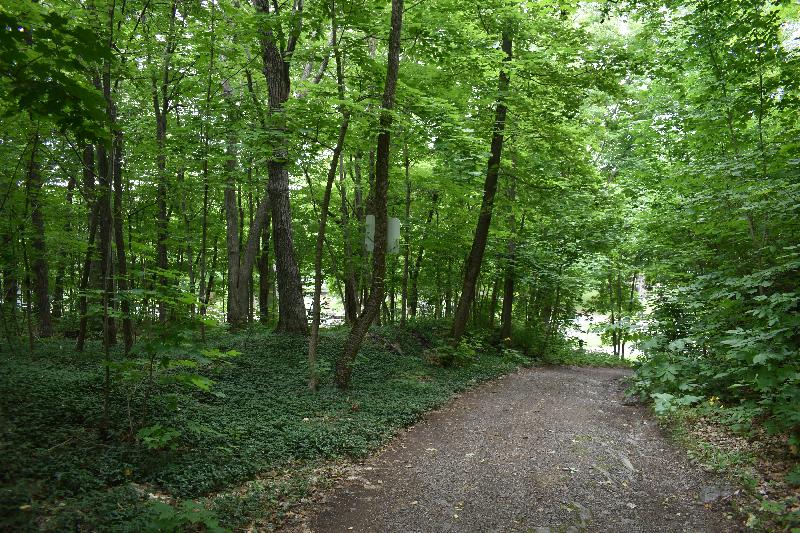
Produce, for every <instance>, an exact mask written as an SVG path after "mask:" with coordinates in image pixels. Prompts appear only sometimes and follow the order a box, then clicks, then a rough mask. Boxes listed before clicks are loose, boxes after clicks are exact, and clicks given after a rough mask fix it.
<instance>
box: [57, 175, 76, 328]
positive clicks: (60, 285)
mask: <svg viewBox="0 0 800 533" xmlns="http://www.w3.org/2000/svg"><path fill="white" fill-rule="evenodd" d="M75 182H76V180H75V177H74V176H70V178H69V181H68V182H67V194H66V201H67V209H68V212H67V216H66V220H64V226H63V228H64V234H65V235H69V234H70V233H71V232H72V212H71V210H72V199H73V195H74V191H75ZM68 261H70V258H69V254H68V253H66V252H65V251H64V252H62V253H61V257H60V260H59V265H58V272H56V279H55V281H54V283H53V318H61V317H62V316H64V278H66V275H67V272H66V271H67V262H68Z"/></svg>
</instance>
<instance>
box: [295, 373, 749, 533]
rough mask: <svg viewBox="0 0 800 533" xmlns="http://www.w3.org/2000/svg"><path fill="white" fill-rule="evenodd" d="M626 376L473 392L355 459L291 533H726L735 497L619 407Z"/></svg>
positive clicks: (522, 381) (523, 379)
mask: <svg viewBox="0 0 800 533" xmlns="http://www.w3.org/2000/svg"><path fill="white" fill-rule="evenodd" d="M628 373H629V372H628V371H625V370H620V369H608V368H574V367H539V368H532V369H526V370H521V371H519V372H517V373H515V374H511V375H508V376H506V377H504V378H501V379H498V380H496V381H493V382H490V383H487V384H484V385H482V386H479V387H477V388H475V389H473V390H471V391H469V392H467V393H465V394H463V395H462V396H461V397H459V398H458V399H456V400H455V401H453V402H451V403H450V404H449V405H448V406H447V407H445V408H443V409H441V410H439V411H436V412H434V413H431V414H430V415H428V416H427V417H426V418H425V419H424V420H423V421H422V422H420V423H419V424H417V425H415V426H414V427H412V428H410V429H409V430H408V431H406V432H403V433H402V434H401V435H400V436H399V437H398V438H396V439H395V440H393V441H392V442H391V443H390V444H389V445H388V446H387V447H386V448H385V449H383V450H382V451H381V452H379V453H378V454H376V455H375V456H373V457H372V458H370V459H368V460H366V461H365V462H364V463H363V464H362V465H359V466H358V467H357V468H356V469H355V470H353V472H352V474H353V475H350V476H348V477H347V479H343V480H342V481H341V483H339V485H338V486H336V487H335V488H334V489H333V490H332V492H330V493H329V494H326V495H322V497H321V498H318V499H317V501H315V502H314V503H313V508H311V509H310V510H309V511H308V512H307V514H306V515H305V518H304V521H303V523H301V524H295V525H294V526H292V528H291V529H293V530H295V531H315V532H320V533H335V532H351V531H355V532H380V533H386V532H403V533H412V532H420V533H433V532H495V531H496V532H501V531H502V532H518V531H519V532H529V531H533V532H554V533H555V532H562V531H564V532H571V531H597V532H607V531H626V532H627V531H631V532H634V531H641V532H657V531H658V532H661V531H703V532H705V531H710V532H716V531H719V532H722V531H725V532H728V531H735V530H736V529H737V522H736V521H735V520H734V519H732V518H728V516H729V515H728V514H727V513H726V507H727V502H726V496H727V495H728V494H730V490H728V489H727V488H726V487H725V485H724V484H722V483H721V482H720V481H719V480H717V479H714V478H713V477H710V476H709V474H706V473H704V472H701V471H699V470H698V469H697V467H694V466H692V465H691V464H690V463H689V462H688V460H687V458H686V457H685V455H684V454H683V453H682V452H681V451H680V450H678V449H677V448H676V447H675V446H674V445H673V444H672V443H671V442H670V441H669V440H668V438H667V437H666V436H665V435H663V434H662V432H661V431H660V429H659V428H658V425H657V423H656V422H655V420H654V419H653V417H652V416H650V414H649V413H648V411H647V409H646V408H644V407H642V406H629V405H624V404H623V403H622V400H623V390H624V383H623V380H624V377H625V376H626V375H628ZM301 516H302V512H301Z"/></svg>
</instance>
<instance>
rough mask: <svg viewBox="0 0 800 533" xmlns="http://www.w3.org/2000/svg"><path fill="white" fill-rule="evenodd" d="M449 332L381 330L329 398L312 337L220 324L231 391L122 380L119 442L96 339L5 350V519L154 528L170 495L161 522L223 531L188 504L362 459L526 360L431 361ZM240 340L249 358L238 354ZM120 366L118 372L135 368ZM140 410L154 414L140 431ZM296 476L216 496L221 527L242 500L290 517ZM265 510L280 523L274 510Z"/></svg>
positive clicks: (224, 376)
mask: <svg viewBox="0 0 800 533" xmlns="http://www.w3.org/2000/svg"><path fill="white" fill-rule="evenodd" d="M440 330H441V323H438V324H432V323H426V322H424V321H423V322H420V324H419V326H418V327H417V325H416V323H414V324H411V327H410V328H409V329H407V330H401V329H399V328H395V327H390V326H387V327H385V328H380V329H377V330H375V335H376V337H375V340H374V341H369V340H368V342H367V344H366V345H365V346H364V349H363V350H362V352H361V353H360V355H359V357H358V358H357V359H356V362H355V366H354V377H353V380H354V382H353V389H352V391H351V392H350V393H348V394H346V395H343V394H341V393H339V392H337V390H336V389H335V388H334V387H333V383H332V377H331V376H330V375H324V376H323V382H322V386H321V389H320V391H319V393H318V394H313V393H311V392H310V391H308V389H307V387H306V383H305V366H304V360H305V347H306V346H307V340H306V339H305V338H303V337H294V336H281V335H275V334H273V333H270V332H268V331H266V330H265V329H263V328H259V327H253V328H250V329H248V330H246V331H243V332H242V333H241V334H237V335H230V334H227V333H224V332H222V331H217V332H211V333H209V337H208V346H209V348H208V349H207V350H206V351H205V352H204V353H203V357H210V358H212V359H213V358H216V359H219V358H220V354H222V357H221V359H222V360H223V361H225V363H224V364H210V365H208V366H206V367H204V369H203V375H204V376H207V377H208V378H209V379H211V380H213V381H214V385H213V388H212V389H211V390H212V392H219V393H221V394H218V395H213V394H209V393H207V392H204V391H203V390H200V389H198V388H197V387H195V386H188V387H187V386H186V384H185V383H183V382H182V381H181V380H174V379H167V380H154V381H153V384H152V387H153V391H152V393H151V397H150V399H149V401H147V402H145V401H144V400H145V389H146V388H144V387H139V388H138V389H137V391H136V392H135V393H133V394H131V392H130V390H129V386H128V385H124V386H120V387H116V388H115V389H113V391H112V401H111V420H112V422H113V423H112V427H111V428H109V429H110V434H111V440H110V441H108V442H104V441H102V440H101V439H100V436H99V432H98V427H99V424H100V421H101V411H100V405H99V404H98V402H97V400H96V390H97V389H98V387H99V386H100V384H101V383H102V372H101V367H98V365H96V363H95V360H96V357H97V354H98V352H97V350H98V346H97V344H96V343H91V344H90V345H89V350H88V351H87V353H86V355H84V356H77V355H76V354H75V353H73V352H72V351H71V350H69V349H68V348H66V346H65V345H64V344H63V341H53V342H46V343H41V345H40V346H39V348H38V349H37V351H36V352H35V353H34V354H33V356H28V355H17V354H8V353H5V354H3V357H2V359H0V367H2V368H0V370H2V373H1V375H2V378H0V393H1V396H2V399H0V408H2V410H3V413H4V416H3V418H2V421H1V422H0V424H2V428H1V429H2V431H3V434H4V435H5V437H4V439H5V442H6V443H7V445H4V448H3V449H4V453H3V454H2V459H0V461H1V462H2V470H3V472H4V477H3V478H2V485H1V486H0V491H2V495H3V498H2V500H3V501H4V502H7V503H4V504H3V507H2V513H3V514H2V518H0V520H1V521H2V523H3V524H17V526H15V528H16V529H25V528H30V527H32V524H34V523H38V524H41V527H42V529H45V530H63V529H75V528H86V529H92V530H102V531H108V530H114V531H136V530H142V529H144V527H145V525H144V524H145V522H146V521H147V520H150V519H151V518H152V517H153V516H154V515H153V514H152V513H151V511H150V510H149V509H150V506H149V503H148V497H147V493H161V494H167V495H169V496H171V497H172V498H174V499H175V501H176V502H178V503H177V504H176V505H177V506H173V507H174V510H173V511H167V510H166V508H164V507H159V510H158V512H157V513H156V515H159V513H160V514H163V516H162V517H161V518H158V517H156V518H155V519H153V520H155V522H153V523H157V524H160V526H159V527H163V528H167V527H168V526H169V524H174V523H175V521H178V522H180V523H181V524H188V523H189V522H192V520H201V521H203V522H202V523H205V524H206V526H208V527H211V524H213V522H211V520H213V518H212V517H211V515H207V514H205V513H204V512H200V511H198V509H199V508H198V507H187V506H186V505H185V504H183V503H181V502H184V501H189V500H192V501H198V500H200V499H202V498H203V497H204V496H205V495H209V494H211V493H216V492H220V491H222V492H223V493H224V492H225V490H226V489H228V488H232V487H235V486H236V485H237V484H241V483H244V482H246V481H248V480H251V479H253V478H254V477H256V476H257V475H258V474H259V473H262V472H269V471H274V470H276V469H277V470H280V469H282V468H287V469H289V471H292V472H295V471H296V472H297V474H296V475H298V476H300V473H301V472H304V473H303V475H308V473H307V471H306V470H304V468H305V467H304V466H303V465H314V464H318V462H319V461H321V460H330V459H335V458H340V457H359V456H363V455H364V454H367V453H369V452H370V451H371V450H374V449H375V448H376V447H378V446H380V445H381V444H382V443H384V442H385V441H386V440H387V439H389V438H391V437H392V436H393V435H394V434H395V432H396V431H397V429H398V428H400V427H402V426H405V425H408V424H411V423H413V422H414V421H416V420H417V419H418V418H419V416H420V415H421V414H422V413H423V412H425V411H427V410H429V409H432V408H433V407H435V406H437V405H439V404H441V403H442V402H444V401H446V400H447V399H448V398H449V397H450V396H451V395H452V394H453V393H454V392H456V391H460V390H462V389H464V388H466V387H469V386H471V385H472V384H474V383H476V382H478V381H481V380H485V379H489V378H492V377H495V376H498V375H500V374H502V373H504V372H508V371H510V370H512V369H514V368H515V367H516V365H517V359H516V358H515V357H509V356H507V357H501V356H498V355H495V354H493V353H475V354H474V355H472V356H470V364H467V365H454V366H453V367H451V368H444V367H442V366H438V365H432V364H429V363H427V362H426V361H425V360H424V359H423V358H422V355H421V354H422V352H423V351H424V349H425V348H426V347H430V346H432V345H433V340H434V336H433V335H434V334H436V333H437V332H439V331H440ZM344 334H345V332H344V331H334V332H331V333H324V334H323V335H322V339H321V344H320V356H321V359H322V360H323V361H325V362H327V364H330V363H331V361H332V360H333V359H334V357H335V356H336V355H338V353H339V351H340V350H341V347H342V344H343V342H344ZM381 339H385V340H387V341H388V342H389V344H388V346H397V347H399V348H400V350H401V351H402V353H398V352H397V351H396V350H395V349H394V348H389V349H387V344H386V343H385V342H384V341H383V340H381ZM231 350H234V351H236V352H240V353H241V355H239V356H238V357H233V358H230V357H228V356H227V354H229V353H231ZM389 350H391V351H389ZM167 351H169V349H167ZM183 353H185V352H183ZM192 360H194V359H192ZM123 361H124V358H123V356H122V354H116V355H114V363H115V364H117V363H121V362H123ZM111 370H112V372H113V373H114V375H115V376H117V377H118V375H119V374H121V373H123V372H124V371H125V370H123V367H116V366H112V367H111ZM164 372H165V373H170V372H183V369H182V368H172V369H169V368H165V369H164ZM120 383H125V382H124V381H121V382H120ZM131 412H132V414H131ZM131 417H133V419H134V420H136V421H141V424H142V425H141V427H139V428H138V429H137V430H136V433H135V434H134V435H131V433H130V425H129V420H130V419H131ZM134 437H136V438H134ZM292 483H293V484H292V485H291V487H293V488H290V487H289V486H286V487H284V488H280V486H279V485H274V486H273V485H270V486H269V487H267V486H264V487H262V489H260V492H259V490H257V489H256V488H255V487H253V488H252V490H251V491H249V492H246V493H245V494H240V495H234V493H232V494H230V495H229V496H226V497H224V498H221V499H219V501H218V503H219V509H217V510H216V511H214V510H215V509H216V505H217V504H216V503H214V504H212V503H209V504H208V505H209V507H208V508H209V509H211V511H214V512H215V513H216V515H217V516H218V519H219V521H220V524H222V525H224V526H225V527H233V526H235V525H236V524H240V523H241V522H240V521H241V520H244V517H243V516H242V515H241V513H242V512H243V511H241V509H242V506H244V507H246V508H248V509H249V508H251V507H248V506H251V505H252V506H255V507H252V509H253V510H255V511H258V512H262V513H267V515H269V514H270V513H278V508H279V506H278V504H277V501H279V500H280V501H283V499H286V498H289V499H291V500H292V501H296V500H297V499H299V498H300V497H303V495H304V494H305V493H306V492H305V491H307V490H309V486H308V483H307V482H305V481H302V480H301V479H300V478H298V479H297V481H293V482H292ZM281 486H283V485H281ZM236 494H238V493H236ZM275 498H277V499H276V500H275V501H274V502H273V503H270V501H272V500H273V499H275ZM248 501H249V502H250V503H248ZM256 501H259V502H262V503H261V504H258V505H255V503H254V502H256ZM61 504H63V505H61ZM26 505H27V506H30V507H28V508H24V506H26ZM188 505H191V504H188ZM118 506H119V507H118ZM23 508H24V509H23ZM237 509H239V510H237ZM247 512H248V513H249V512H250V511H247ZM228 513H230V514H228ZM147 517H150V518H147ZM250 518H253V519H255V518H257V517H256V516H251V517H250ZM262 519H263V520H266V521H267V523H269V520H270V518H269V516H262ZM192 523H199V522H192Z"/></svg>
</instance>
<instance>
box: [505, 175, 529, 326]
mask: <svg viewBox="0 0 800 533" xmlns="http://www.w3.org/2000/svg"><path fill="white" fill-rule="evenodd" d="M510 179H511V182H510V184H509V187H508V199H509V205H510V208H509V214H508V227H509V229H510V231H511V236H510V237H509V238H508V248H507V255H506V265H505V267H506V268H505V275H504V279H503V309H502V311H501V312H500V338H501V339H503V340H505V339H508V340H509V341H510V340H511V331H512V328H511V326H512V324H511V320H512V313H513V310H514V283H515V278H516V272H515V267H516V260H517V219H516V217H515V216H514V203H515V202H516V200H517V187H516V185H517V184H516V176H515V175H514V173H512V174H511V177H510ZM523 223H524V222H523Z"/></svg>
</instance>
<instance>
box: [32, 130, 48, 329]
mask: <svg viewBox="0 0 800 533" xmlns="http://www.w3.org/2000/svg"><path fill="white" fill-rule="evenodd" d="M38 152H39V127H38V125H37V127H36V132H35V133H34V136H33V141H32V142H31V157H30V160H29V162H28V183H27V186H28V201H29V202H30V206H31V225H32V226H33V233H32V235H31V244H32V246H33V254H32V255H33V257H32V261H31V267H32V270H33V292H34V294H35V299H36V306H35V311H36V319H37V321H38V323H39V336H40V337H51V336H52V335H53V321H52V318H51V314H50V295H49V265H48V262H47V246H46V244H45V239H44V214H43V210H42V186H43V185H44V182H43V180H42V174H41V172H40V171H39V168H40V167H39V161H38V160H37V157H38Z"/></svg>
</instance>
